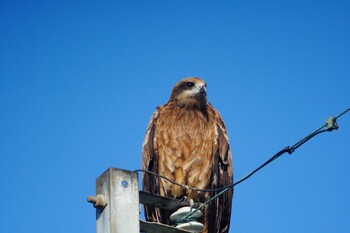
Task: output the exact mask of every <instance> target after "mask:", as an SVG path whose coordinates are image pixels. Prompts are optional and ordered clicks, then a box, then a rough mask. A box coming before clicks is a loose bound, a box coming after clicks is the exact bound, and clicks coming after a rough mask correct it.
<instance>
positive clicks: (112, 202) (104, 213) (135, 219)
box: [87, 168, 199, 233]
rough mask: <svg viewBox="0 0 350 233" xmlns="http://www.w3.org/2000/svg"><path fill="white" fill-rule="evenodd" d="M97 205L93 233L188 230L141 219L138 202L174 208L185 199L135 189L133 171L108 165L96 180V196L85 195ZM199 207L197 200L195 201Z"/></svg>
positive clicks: (135, 180) (135, 177)
mask: <svg viewBox="0 0 350 233" xmlns="http://www.w3.org/2000/svg"><path fill="white" fill-rule="evenodd" d="M87 200H88V202H90V203H93V204H94V207H95V208H96V233H140V232H145V233H159V232H162V233H189V232H190V231H187V230H182V229H178V228H175V227H173V226H168V225H165V224H161V223H156V222H146V221H143V220H140V203H142V204H148V205H154V206H155V207H158V208H162V209H167V210H171V211H176V210H177V209H179V208H181V207H184V206H189V205H190V203H189V202H188V201H187V200H180V199H174V198H169V197H163V196H159V195H155V194H151V193H147V192H143V191H139V190H138V175H137V173H136V172H133V171H127V170H122V169H117V168H108V169H107V170H106V171H105V172H104V173H102V175H100V176H99V177H98V178H97V179H96V196H88V198H87ZM195 206H199V203H195Z"/></svg>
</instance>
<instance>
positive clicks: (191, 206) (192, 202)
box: [189, 198, 194, 212]
mask: <svg viewBox="0 0 350 233" xmlns="http://www.w3.org/2000/svg"><path fill="white" fill-rule="evenodd" d="M189 203H190V212H192V208H193V206H194V200H193V199H192V198H191V199H190V200H189Z"/></svg>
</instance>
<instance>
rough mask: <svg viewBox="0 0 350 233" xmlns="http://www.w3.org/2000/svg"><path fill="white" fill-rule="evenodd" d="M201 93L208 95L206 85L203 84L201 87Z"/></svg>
mask: <svg viewBox="0 0 350 233" xmlns="http://www.w3.org/2000/svg"><path fill="white" fill-rule="evenodd" d="M198 94H199V95H204V96H206V95H207V90H206V88H205V87H204V86H202V87H201V88H200V89H199V92H198Z"/></svg>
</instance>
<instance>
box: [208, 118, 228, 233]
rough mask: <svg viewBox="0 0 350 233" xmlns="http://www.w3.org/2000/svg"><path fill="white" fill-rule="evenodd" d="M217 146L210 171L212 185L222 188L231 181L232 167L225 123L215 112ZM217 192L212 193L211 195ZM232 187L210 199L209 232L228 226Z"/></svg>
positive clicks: (220, 231) (213, 232) (219, 231)
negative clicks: (211, 170)
mask: <svg viewBox="0 0 350 233" xmlns="http://www.w3.org/2000/svg"><path fill="white" fill-rule="evenodd" d="M217 116H218V117H217V120H216V121H217V131H218V139H217V143H218V147H217V151H216V153H215V157H214V165H213V172H212V187H211V188H213V189H215V188H222V187H225V186H227V185H230V184H232V182H233V175H232V171H233V167H232V157H231V151H230V145H229V142H228V136H227V132H226V127H225V124H224V122H223V120H222V118H221V116H220V115H219V113H217ZM215 194H217V193H212V194H211V197H212V196H214V195H215ZM232 197H233V189H230V190H228V191H227V192H225V193H224V194H223V195H222V196H220V197H219V198H217V199H215V200H214V201H212V202H211V203H210V205H209V226H208V232H210V233H224V232H225V233H226V232H228V230H229V227H230V217H231V205H232Z"/></svg>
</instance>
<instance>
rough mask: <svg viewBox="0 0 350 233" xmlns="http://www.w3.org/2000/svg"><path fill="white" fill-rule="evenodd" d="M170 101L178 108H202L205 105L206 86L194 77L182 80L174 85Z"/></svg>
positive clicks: (202, 81) (201, 80)
mask: <svg viewBox="0 0 350 233" xmlns="http://www.w3.org/2000/svg"><path fill="white" fill-rule="evenodd" d="M170 101H173V102H176V104H177V106H179V107H190V108H196V107H203V106H205V105H206V104H207V84H206V83H205V81H204V80H203V79H200V78H196V77H189V78H185V79H182V80H180V81H179V82H178V83H176V84H175V86H174V88H173V90H172V92H171V96H170Z"/></svg>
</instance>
